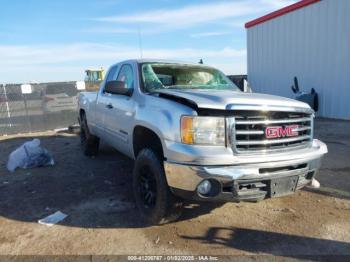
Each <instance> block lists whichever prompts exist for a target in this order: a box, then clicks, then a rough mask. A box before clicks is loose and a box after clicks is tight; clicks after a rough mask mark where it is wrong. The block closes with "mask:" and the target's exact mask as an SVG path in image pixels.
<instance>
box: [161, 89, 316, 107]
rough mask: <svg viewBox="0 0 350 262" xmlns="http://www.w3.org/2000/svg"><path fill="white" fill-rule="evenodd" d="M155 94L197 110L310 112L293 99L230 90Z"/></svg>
mask: <svg viewBox="0 0 350 262" xmlns="http://www.w3.org/2000/svg"><path fill="white" fill-rule="evenodd" d="M157 93H159V94H160V96H162V94H163V97H168V98H171V97H174V98H182V99H185V100H187V101H189V102H191V103H195V104H196V105H197V107H198V108H208V109H220V110H226V109H231V108H232V106H234V105H243V106H249V105H254V106H266V107H293V108H299V109H304V110H311V109H310V107H309V105H308V104H306V103H303V102H299V101H297V100H294V99H289V98H285V97H280V96H273V95H266V94H259V93H244V92H239V91H231V90H196V89H188V90H180V89H161V90H157Z"/></svg>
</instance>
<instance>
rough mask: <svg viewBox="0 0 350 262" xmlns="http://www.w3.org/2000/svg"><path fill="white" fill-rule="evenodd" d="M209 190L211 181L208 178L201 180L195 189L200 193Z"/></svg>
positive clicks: (203, 193)
mask: <svg viewBox="0 0 350 262" xmlns="http://www.w3.org/2000/svg"><path fill="white" fill-rule="evenodd" d="M210 190H211V183H210V181H209V180H204V181H202V182H201V183H200V184H199V185H198V187H197V191H198V193H199V194H201V195H206V194H208V193H209V192H210Z"/></svg>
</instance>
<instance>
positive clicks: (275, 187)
mask: <svg viewBox="0 0 350 262" xmlns="http://www.w3.org/2000/svg"><path fill="white" fill-rule="evenodd" d="M298 179H299V176H291V177H282V178H276V179H271V181H270V197H279V196H285V195H289V194H293V193H294V192H295V189H296V187H297V185H298Z"/></svg>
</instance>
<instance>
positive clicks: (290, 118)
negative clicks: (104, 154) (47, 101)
mask: <svg viewBox="0 0 350 262" xmlns="http://www.w3.org/2000/svg"><path fill="white" fill-rule="evenodd" d="M79 120H80V126H81V143H82V148H83V150H84V153H85V154H86V155H95V154H97V152H98V147H99V140H100V139H103V140H104V141H106V142H107V143H109V144H110V145H112V146H113V147H114V148H116V149H117V150H118V151H120V152H122V153H124V154H125V155H127V156H129V157H131V158H133V159H135V166H134V171H133V190H134V196H135V201H136V204H137V207H138V208H139V210H140V213H141V216H142V217H143V218H144V219H145V220H146V221H147V222H149V223H152V224H161V223H166V222H169V221H173V220H176V219H177V218H178V217H179V215H180V214H181V210H182V206H183V199H188V198H189V199H194V200H205V201H210V200H215V201H258V200H262V199H265V198H269V197H278V196H283V195H287V194H291V193H293V192H295V190H297V189H300V188H302V187H304V186H305V185H307V184H309V183H310V182H311V180H312V179H313V177H314V176H315V174H316V172H317V170H318V169H319V167H320V163H321V158H322V157H323V155H324V154H326V153H327V146H326V145H325V144H324V143H322V142H321V141H319V140H317V139H313V120H314V112H313V110H312V109H311V108H310V107H309V106H308V105H307V104H305V103H302V102H298V101H296V100H292V99H287V98H283V97H277V96H271V95H264V94H254V93H243V92H241V91H239V89H238V88H237V87H236V86H235V85H234V84H233V83H232V82H231V81H230V80H229V79H228V78H227V77H226V76H225V75H224V74H223V73H222V72H220V71H219V70H217V69H214V68H212V67H208V66H205V65H199V64H191V63H179V62H172V61H161V60H128V61H124V62H121V63H118V64H115V65H113V66H112V67H111V68H110V69H109V71H108V73H107V75H106V78H105V80H104V81H103V83H102V84H101V86H100V90H99V91H98V92H97V93H96V92H95V93H94V92H83V93H81V94H80V97H79Z"/></svg>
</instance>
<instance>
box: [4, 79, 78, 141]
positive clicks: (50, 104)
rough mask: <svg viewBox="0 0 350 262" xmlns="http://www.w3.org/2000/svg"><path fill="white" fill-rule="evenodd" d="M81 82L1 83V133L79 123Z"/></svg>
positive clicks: (48, 128)
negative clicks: (78, 111)
mask: <svg viewBox="0 0 350 262" xmlns="http://www.w3.org/2000/svg"><path fill="white" fill-rule="evenodd" d="M78 93H79V90H78V89H77V82H57V83H41V84H31V85H20V84H8V85H0V135H6V134H17V133H28V132H36V131H46V130H53V129H57V128H64V127H68V126H70V125H74V124H76V123H77V109H78Z"/></svg>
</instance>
